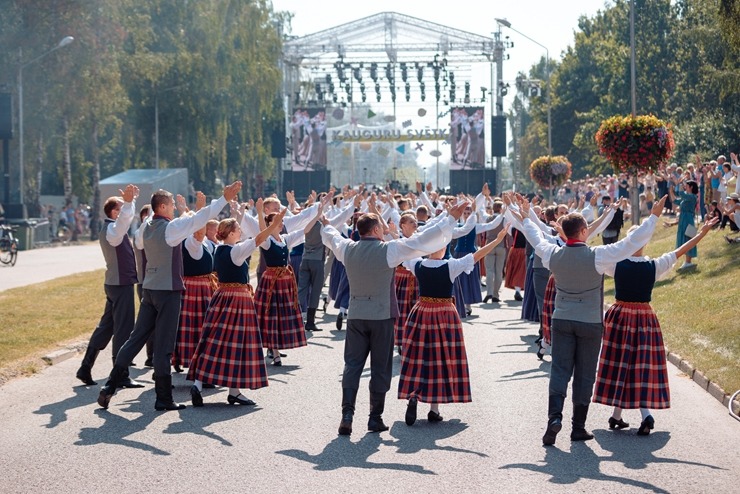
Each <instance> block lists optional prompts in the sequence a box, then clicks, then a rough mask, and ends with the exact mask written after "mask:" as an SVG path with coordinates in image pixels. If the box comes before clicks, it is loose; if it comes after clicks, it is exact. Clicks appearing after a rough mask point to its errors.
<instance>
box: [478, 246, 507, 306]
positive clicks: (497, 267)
mask: <svg viewBox="0 0 740 494" xmlns="http://www.w3.org/2000/svg"><path fill="white" fill-rule="evenodd" d="M506 252H507V249H506V247H503V246H501V245H498V246H496V248H495V249H493V250H492V251H491V252H490V253H489V254H488V255H487V256H486V257H484V258H483V263H484V264H485V266H486V289H487V292H488V293H487V294H488V295H490V296H491V297H494V298H501V297H500V296H499V291H500V290H501V284H502V283H503V282H504V266H506Z"/></svg>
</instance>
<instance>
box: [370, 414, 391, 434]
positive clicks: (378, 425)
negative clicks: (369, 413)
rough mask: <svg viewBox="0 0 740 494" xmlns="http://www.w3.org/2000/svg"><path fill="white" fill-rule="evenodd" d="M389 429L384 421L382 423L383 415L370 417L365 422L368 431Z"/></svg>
mask: <svg viewBox="0 0 740 494" xmlns="http://www.w3.org/2000/svg"><path fill="white" fill-rule="evenodd" d="M388 429H389V427H388V426H387V425H385V423H383V417H370V420H368V422H367V430H369V431H370V432H385V431H387V430H388Z"/></svg>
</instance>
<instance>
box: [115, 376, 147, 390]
mask: <svg viewBox="0 0 740 494" xmlns="http://www.w3.org/2000/svg"><path fill="white" fill-rule="evenodd" d="M118 387H119V388H126V389H135V388H143V387H144V385H143V384H141V383H140V382H139V381H134V380H133V379H131V378H130V377H127V378H125V379H124V380H123V381H121V382H120V383H118Z"/></svg>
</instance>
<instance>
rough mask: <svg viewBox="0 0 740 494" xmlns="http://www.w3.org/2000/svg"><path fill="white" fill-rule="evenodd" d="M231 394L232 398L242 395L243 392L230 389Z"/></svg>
mask: <svg viewBox="0 0 740 494" xmlns="http://www.w3.org/2000/svg"><path fill="white" fill-rule="evenodd" d="M229 394H230V395H231V396H239V395H240V394H242V391H241V389H239V388H229Z"/></svg>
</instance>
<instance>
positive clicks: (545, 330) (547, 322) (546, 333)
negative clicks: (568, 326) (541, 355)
mask: <svg viewBox="0 0 740 494" xmlns="http://www.w3.org/2000/svg"><path fill="white" fill-rule="evenodd" d="M556 293H557V290H556V289H555V277H554V276H553V275H550V279H549V280H547V286H546V287H545V298H544V299H542V316H541V321H542V339H544V340H545V343H547V344H548V345H551V344H552V337H551V336H550V335H551V334H552V333H551V332H550V326H551V324H552V313H553V311H554V310H555V294H556Z"/></svg>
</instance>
